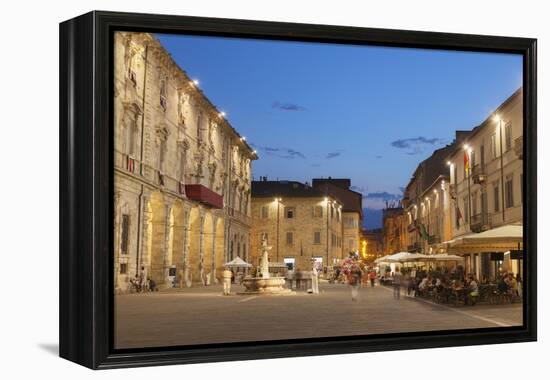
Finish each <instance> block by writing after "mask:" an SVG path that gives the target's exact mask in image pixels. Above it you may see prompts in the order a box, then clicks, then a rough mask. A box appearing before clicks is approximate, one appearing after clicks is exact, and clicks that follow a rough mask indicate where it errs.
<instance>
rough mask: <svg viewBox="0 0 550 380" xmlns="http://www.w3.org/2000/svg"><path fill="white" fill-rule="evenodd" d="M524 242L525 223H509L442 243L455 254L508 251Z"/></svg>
mask: <svg viewBox="0 0 550 380" xmlns="http://www.w3.org/2000/svg"><path fill="white" fill-rule="evenodd" d="M522 244H523V224H508V225H505V226H500V227H497V228H493V229H490V230H487V231H485V232H481V233H470V234H467V235H464V236H460V237H457V238H455V239H453V240H450V241H447V242H445V243H443V244H442V245H443V246H444V247H445V248H446V249H447V252H449V253H454V254H468V253H484V252H506V251H510V250H514V249H518V248H519V247H520V246H521V245H522Z"/></svg>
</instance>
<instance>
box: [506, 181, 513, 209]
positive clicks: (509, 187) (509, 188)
mask: <svg viewBox="0 0 550 380" xmlns="http://www.w3.org/2000/svg"><path fill="white" fill-rule="evenodd" d="M504 186H505V190H506V191H505V192H504V195H505V199H506V207H507V208H510V207H514V179H513V177H512V176H506V182H505V183H504Z"/></svg>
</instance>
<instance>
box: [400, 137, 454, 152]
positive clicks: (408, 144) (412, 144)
mask: <svg viewBox="0 0 550 380" xmlns="http://www.w3.org/2000/svg"><path fill="white" fill-rule="evenodd" d="M442 144H445V140H443V139H440V138H437V137H433V138H427V137H424V136H419V137H412V138H408V139H399V140H395V141H392V142H391V146H393V147H394V148H397V149H407V150H408V151H407V152H406V154H408V155H410V156H415V155H417V154H422V153H424V150H425V149H426V148H427V147H429V146H432V147H433V146H434V145H442Z"/></svg>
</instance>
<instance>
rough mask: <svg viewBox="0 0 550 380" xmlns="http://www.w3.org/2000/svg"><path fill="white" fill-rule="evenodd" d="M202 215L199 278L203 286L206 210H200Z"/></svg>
mask: <svg viewBox="0 0 550 380" xmlns="http://www.w3.org/2000/svg"><path fill="white" fill-rule="evenodd" d="M199 214H200V235H199V277H200V281H201V283H202V284H204V269H205V268H204V221H205V218H206V210H205V209H204V208H202V207H201V208H199Z"/></svg>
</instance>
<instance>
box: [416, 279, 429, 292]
mask: <svg viewBox="0 0 550 380" xmlns="http://www.w3.org/2000/svg"><path fill="white" fill-rule="evenodd" d="M428 281H429V280H428V277H424V278H423V279H422V281H420V284H418V292H419V293H420V295H422V296H425V295H426V293H427V292H428V283H429V282H428Z"/></svg>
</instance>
